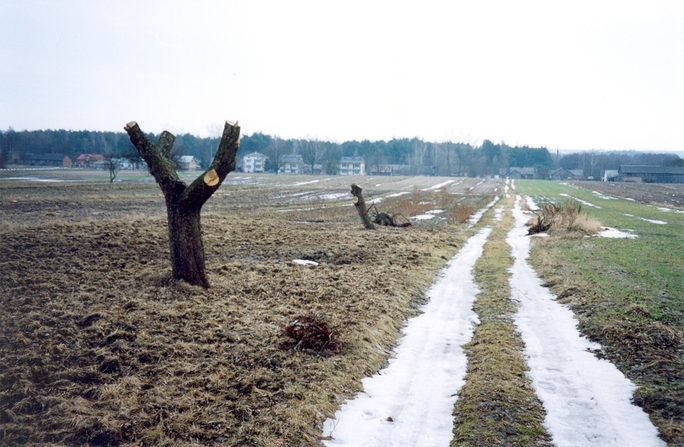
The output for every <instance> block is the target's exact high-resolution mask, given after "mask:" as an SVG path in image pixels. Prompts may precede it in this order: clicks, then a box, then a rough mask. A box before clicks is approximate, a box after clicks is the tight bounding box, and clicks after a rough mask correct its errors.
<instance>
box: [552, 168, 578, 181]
mask: <svg viewBox="0 0 684 447" xmlns="http://www.w3.org/2000/svg"><path fill="white" fill-rule="evenodd" d="M549 178H550V179H551V180H575V175H574V174H573V173H572V172H570V171H568V170H567V169H565V168H559V169H556V170H554V171H551V172H550V173H549Z"/></svg>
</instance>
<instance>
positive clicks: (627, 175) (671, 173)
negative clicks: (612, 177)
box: [618, 165, 684, 183]
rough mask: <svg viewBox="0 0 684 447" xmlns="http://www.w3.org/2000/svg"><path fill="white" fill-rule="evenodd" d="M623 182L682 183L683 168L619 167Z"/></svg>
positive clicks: (683, 180) (683, 176)
mask: <svg viewBox="0 0 684 447" xmlns="http://www.w3.org/2000/svg"><path fill="white" fill-rule="evenodd" d="M618 173H619V174H620V177H621V178H622V181H623V182H644V183H684V167H681V166H658V165H621V166H620V169H618Z"/></svg>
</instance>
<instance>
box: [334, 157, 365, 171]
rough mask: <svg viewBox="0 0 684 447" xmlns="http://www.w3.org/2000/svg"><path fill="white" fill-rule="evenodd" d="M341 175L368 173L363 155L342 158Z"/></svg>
mask: <svg viewBox="0 0 684 447" xmlns="http://www.w3.org/2000/svg"><path fill="white" fill-rule="evenodd" d="M339 166H340V170H339V174H340V175H366V163H365V162H364V161H363V157H342V158H340V165H339Z"/></svg>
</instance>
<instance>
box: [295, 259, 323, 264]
mask: <svg viewBox="0 0 684 447" xmlns="http://www.w3.org/2000/svg"><path fill="white" fill-rule="evenodd" d="M292 262H294V263H295V264H299V265H318V262H316V261H309V260H308V259H293V260H292Z"/></svg>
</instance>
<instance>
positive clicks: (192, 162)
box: [177, 155, 200, 171]
mask: <svg viewBox="0 0 684 447" xmlns="http://www.w3.org/2000/svg"><path fill="white" fill-rule="evenodd" d="M177 165H178V169H180V170H183V171H195V170H197V169H200V165H199V163H198V162H197V159H196V158H195V157H193V156H192V155H181V156H180V157H179V158H178V162H177Z"/></svg>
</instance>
